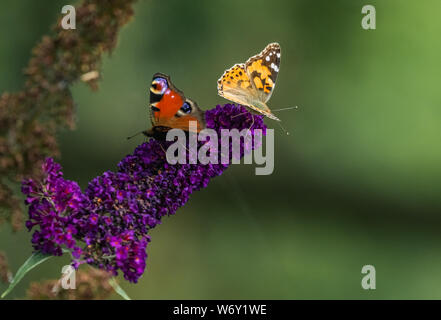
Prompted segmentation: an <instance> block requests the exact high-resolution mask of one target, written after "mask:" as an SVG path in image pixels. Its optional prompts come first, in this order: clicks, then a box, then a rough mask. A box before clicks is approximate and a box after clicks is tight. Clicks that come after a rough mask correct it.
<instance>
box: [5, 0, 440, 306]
mask: <svg viewBox="0 0 441 320" xmlns="http://www.w3.org/2000/svg"><path fill="white" fill-rule="evenodd" d="M65 4H67V3H66V2H65V1H58V0H57V1H53V0H51V1H44V2H43V1H38V2H37V1H31V0H28V1H23V0H20V1H12V0H10V1H4V2H2V10H1V12H0V39H1V42H0V68H1V76H0V92H3V91H5V90H8V91H18V90H20V89H21V87H22V84H23V81H24V76H23V75H22V73H21V71H22V69H23V68H24V67H25V66H26V65H27V61H28V59H29V57H30V50H31V48H32V47H33V46H34V45H35V44H36V43H37V42H38V41H39V40H40V39H41V37H42V35H44V34H46V33H48V32H49V30H50V26H51V25H52V24H53V23H54V22H55V20H56V18H57V16H58V15H59V14H60V12H61V7H62V6H63V5H65ZM365 4H371V5H374V6H375V7H376V10H377V29H376V30H369V31H366V30H363V29H362V28H361V19H362V17H363V15H362V14H361V8H362V6H363V5H365ZM440 10H441V3H440V2H439V1H438V0H433V1H430V0H426V1H423V2H415V1H414V2H411V1H405V2H404V1H399V0H389V1H374V0H369V1H356V0H345V1H343V0H338V1H327V0H321V1H318V0H314V1H306V0H303V1H298V0H296V1H294V0H293V1H276V0H273V1H261V0H252V1H251V0H250V1H235V0H225V1H202V0H201V1H181V0H173V1H139V3H137V4H136V5H135V17H134V20H133V21H132V22H131V23H129V24H128V25H127V26H126V27H124V28H123V30H122V32H121V35H120V37H119V45H118V47H117V48H116V50H115V51H114V52H113V54H112V55H111V56H110V57H106V58H105V60H104V64H103V70H102V81H101V82H100V89H99V91H98V92H91V91H90V90H89V89H88V88H87V87H86V86H85V85H84V84H78V85H76V86H75V87H74V90H73V92H74V98H75V101H76V103H77V129H76V130H75V131H65V132H63V133H62V134H60V136H59V137H58V138H59V140H60V141H61V159H60V162H61V164H62V165H63V167H64V171H65V176H66V177H67V178H68V179H72V180H77V181H79V182H80V184H81V186H82V187H83V188H84V187H85V186H86V185H87V182H88V181H89V180H90V179H92V178H93V177H95V176H97V175H100V174H101V173H102V172H103V171H105V170H109V169H111V170H114V169H115V168H116V164H117V163H118V161H119V160H120V159H121V158H123V157H124V156H125V155H126V154H128V153H130V152H131V151H132V150H133V149H134V147H135V146H136V145H137V144H139V143H141V142H142V140H143V138H142V137H140V136H139V137H137V138H134V139H132V140H130V141H127V140H126V139H125V137H126V136H128V135H130V134H132V133H134V132H136V131H138V130H141V129H145V128H147V127H148V126H149V125H150V124H149V118H148V110H147V101H148V87H149V83H150V80H151V76H152V75H153V73H155V72H158V71H160V72H163V73H167V74H170V75H171V77H172V79H173V81H174V83H175V84H176V86H177V87H178V88H180V89H182V90H184V92H185V93H186V95H187V96H188V97H190V98H193V99H195V100H196V101H198V103H199V105H200V106H201V107H202V108H203V109H209V108H212V107H214V106H215V105H216V104H219V103H226V102H227V101H226V100H224V99H222V98H221V97H219V96H217V91H216V80H217V79H218V77H219V76H220V75H221V74H222V73H223V71H224V69H226V68H227V67H230V66H232V65H233V64H234V63H238V62H244V61H245V60H246V59H247V58H248V57H249V56H251V55H254V54H256V53H258V52H259V51H260V50H261V49H263V48H264V47H265V45H266V44H267V43H269V42H273V41H277V42H279V43H280V44H281V47H282V62H281V68H280V74H279V77H278V83H277V86H276V89H275V91H274V94H273V96H272V98H271V101H270V102H269V105H270V107H272V108H273V109H277V108H283V107H288V106H295V105H297V106H299V109H298V110H291V111H283V112H280V113H277V115H278V116H279V117H280V118H281V119H282V122H283V125H284V126H285V127H286V129H287V130H288V131H290V133H291V134H290V135H289V136H287V135H285V134H284V133H283V132H282V131H281V130H280V128H279V127H278V125H277V124H276V123H275V122H274V121H271V120H267V121H266V123H267V125H268V126H269V127H272V128H274V129H275V130H276V135H275V171H274V173H273V174H272V175H269V176H255V175H254V166H253V165H236V166H232V167H231V168H230V169H229V170H227V171H226V173H225V174H224V175H223V176H221V177H219V178H216V179H214V180H213V181H212V182H211V183H210V185H209V187H208V188H206V189H204V190H202V191H200V192H197V193H195V194H193V195H192V197H191V199H190V201H189V202H188V204H187V205H185V207H183V208H181V209H179V210H178V212H177V214H176V215H175V216H172V217H169V218H165V219H164V220H163V224H162V225H160V226H158V227H157V228H156V229H154V230H153V231H152V232H151V235H152V242H151V244H150V245H149V247H148V255H149V257H148V260H147V271H146V273H145V274H144V276H143V278H142V279H141V280H140V282H139V284H137V285H131V284H128V283H126V282H125V281H123V283H122V286H123V288H124V289H125V290H126V291H127V292H128V294H129V295H130V296H131V297H132V298H135V299H218V298H219V299H236V298H237V299H310V298H318V299H341V298H350V299H386V298H388V299H400V298H405V299H423V298H424V299H439V298H441V232H440V227H441V146H440V141H441V108H440V107H441V94H440V92H441V90H440V78H441V59H440V58H441V42H440V34H441V20H440V19H439V12H440ZM29 239H30V234H28V233H27V232H26V231H23V232H20V233H18V234H14V233H12V231H11V229H10V227H9V226H7V225H2V226H0V250H4V251H6V253H7V254H8V257H9V261H10V264H11V268H12V270H13V271H14V272H15V271H16V270H17V268H18V267H19V266H20V265H21V264H22V263H23V262H24V260H25V259H26V258H27V257H28V256H29V255H30V253H31V246H30V242H29ZM66 263H67V259H65V258H60V259H53V260H52V261H51V262H50V263H46V264H44V265H42V266H40V267H39V268H37V269H35V270H33V271H32V272H31V273H30V274H28V275H27V276H26V278H25V279H24V280H23V281H22V282H21V283H20V284H19V286H17V288H16V289H15V290H14V291H13V292H12V293H11V295H10V296H9V298H22V297H24V295H25V290H26V288H27V287H28V285H29V282H30V281H37V280H42V279H52V278H57V277H58V276H59V275H60V274H61V267H62V266H63V265H64V264H66ZM366 264H371V265H374V266H375V267H376V271H377V289H376V290H367V291H366V290H363V289H362V288H361V285H360V283H361V279H362V276H363V275H362V274H361V268H362V266H363V265H366ZM0 289H1V290H3V289H4V286H3V285H0ZM113 298H118V296H116V295H114V296H113Z"/></svg>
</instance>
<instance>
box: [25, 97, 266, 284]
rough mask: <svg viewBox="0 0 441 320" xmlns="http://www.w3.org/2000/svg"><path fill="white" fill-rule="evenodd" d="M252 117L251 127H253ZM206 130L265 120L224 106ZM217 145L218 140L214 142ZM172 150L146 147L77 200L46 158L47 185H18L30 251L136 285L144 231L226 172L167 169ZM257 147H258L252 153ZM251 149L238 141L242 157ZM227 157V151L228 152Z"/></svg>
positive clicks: (215, 167)
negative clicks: (65, 253)
mask: <svg viewBox="0 0 441 320" xmlns="http://www.w3.org/2000/svg"><path fill="white" fill-rule="evenodd" d="M253 117H254V123H253ZM205 118H206V125H207V128H211V129H214V130H215V131H216V132H217V134H218V136H219V137H220V136H221V134H220V133H221V130H222V129H234V128H235V129H238V130H239V131H240V130H243V129H247V130H248V129H250V127H251V125H252V127H251V129H250V130H249V131H250V133H251V135H254V130H255V129H262V131H263V134H265V133H266V126H265V124H264V123H263V119H262V116H258V115H251V114H250V113H249V112H248V111H247V109H246V108H245V107H243V106H235V105H231V104H226V105H224V106H217V107H216V108H214V109H211V110H208V111H206V113H205ZM219 139H220V138H219ZM169 144H170V142H164V141H162V142H161V141H157V140H153V139H152V140H150V141H148V142H145V143H143V144H141V145H139V146H138V147H137V148H136V149H135V151H134V152H133V154H130V155H128V156H126V157H125V158H124V159H123V160H121V162H120V163H119V164H118V170H117V171H116V172H112V171H106V172H104V173H103V174H102V175H101V176H99V177H96V178H94V179H93V180H92V181H91V182H89V185H88V186H87V188H86V190H85V191H84V193H83V192H81V189H80V188H79V186H78V184H77V183H76V182H73V181H69V180H65V179H64V178H63V173H62V171H61V166H60V165H59V164H57V163H55V162H54V161H53V160H52V159H51V158H49V159H47V160H46V162H45V163H44V165H43V173H44V179H43V180H42V181H41V182H36V181H33V180H31V179H28V180H25V181H23V185H22V192H23V193H24V194H25V195H26V200H25V202H26V204H27V205H28V206H29V220H28V221H27V222H26V226H27V228H28V230H29V231H31V230H32V229H34V228H36V229H35V231H34V233H33V236H32V245H33V247H34V249H35V250H36V251H42V252H45V253H49V254H52V255H61V254H62V249H63V248H66V249H68V250H69V251H70V252H71V253H72V257H73V260H72V264H73V266H75V267H76V268H77V267H78V266H79V265H81V264H83V263H87V264H90V265H94V266H96V267H98V268H100V269H105V270H108V271H111V272H113V273H114V274H115V275H117V274H118V271H121V272H122V273H123V275H124V278H125V279H127V280H128V281H130V282H134V283H136V282H137V281H138V279H139V277H140V276H142V274H143V273H144V270H145V267H146V258H147V253H146V248H147V244H148V243H149V242H150V236H149V235H148V231H149V230H150V229H152V228H154V227H155V226H156V225H158V224H160V223H161V219H162V217H163V216H166V215H172V214H175V213H176V210H177V209H178V208H179V207H181V206H183V205H184V204H185V203H186V202H187V201H188V199H189V197H190V195H191V194H192V193H193V192H194V191H197V190H200V189H202V188H204V187H206V186H207V185H208V183H209V182H210V180H211V179H212V178H214V177H216V176H218V175H221V174H222V173H223V171H224V170H225V169H226V168H227V167H228V164H210V163H209V164H206V165H202V164H199V163H198V164H175V165H171V164H169V163H167V160H166V155H165V151H164V150H165V148H166V147H167V145H169ZM254 147H258V145H255V146H254ZM250 150H251V147H250V146H247V145H245V142H243V141H241V154H240V156H243V154H244V152H247V151H250ZM230 153H231V148H230Z"/></svg>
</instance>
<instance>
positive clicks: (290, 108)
mask: <svg viewBox="0 0 441 320" xmlns="http://www.w3.org/2000/svg"><path fill="white" fill-rule="evenodd" d="M298 108H299V107H297V106H295V107H288V108H282V109H275V110H271V111H284V110H292V109H298Z"/></svg>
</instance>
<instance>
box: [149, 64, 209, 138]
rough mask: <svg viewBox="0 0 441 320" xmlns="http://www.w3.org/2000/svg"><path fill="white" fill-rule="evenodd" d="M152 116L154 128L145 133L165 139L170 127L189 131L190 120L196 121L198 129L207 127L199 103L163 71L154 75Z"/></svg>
mask: <svg viewBox="0 0 441 320" xmlns="http://www.w3.org/2000/svg"><path fill="white" fill-rule="evenodd" d="M150 118H151V122H152V128H151V129H149V130H147V131H144V132H143V133H144V134H145V135H146V136H148V137H154V138H155V139H160V140H163V139H165V136H166V135H167V132H168V131H169V130H170V129H182V130H184V131H189V130H191V129H190V126H189V124H190V121H195V122H196V123H197V125H196V131H197V132H199V131H200V130H202V129H204V128H205V116H204V112H203V111H202V110H201V109H200V108H199V107H198V105H197V103H196V102H195V101H193V100H191V99H188V98H186V97H185V95H184V93H183V92H182V91H181V90H179V89H178V88H176V87H175V86H174V85H173V83H172V82H171V80H170V77H169V76H168V75H166V74H163V73H155V74H154V75H153V79H152V83H151V86H150Z"/></svg>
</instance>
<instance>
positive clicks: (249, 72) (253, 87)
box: [217, 43, 280, 121]
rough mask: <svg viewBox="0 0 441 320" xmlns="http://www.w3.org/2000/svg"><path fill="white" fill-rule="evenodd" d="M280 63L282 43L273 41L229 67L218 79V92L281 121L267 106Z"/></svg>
mask: <svg viewBox="0 0 441 320" xmlns="http://www.w3.org/2000/svg"><path fill="white" fill-rule="evenodd" d="M279 66H280V45H279V44H278V43H270V44H269V45H267V46H266V47H265V49H263V51H262V52H261V53H259V54H257V55H255V56H253V57H251V58H249V59H248V60H247V62H245V63H239V64H235V65H234V66H233V67H231V68H230V69H228V70H226V71H225V72H224V74H223V75H222V76H221V77H220V78H219V80H218V81H217V89H218V94H219V95H220V96H221V97H224V98H225V99H228V100H230V101H233V102H236V103H239V104H242V105H245V106H247V107H249V108H250V109H252V110H254V111H256V112H259V113H261V114H263V115H265V116H267V117H268V118H271V119H274V120H278V121H280V120H279V119H278V118H277V117H276V116H275V115H274V114H273V113H272V112H271V110H270V108H269V107H268V105H267V102H268V100H269V99H270V97H271V95H272V93H273V90H274V87H275V83H276V79H277V75H278V73H279Z"/></svg>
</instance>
